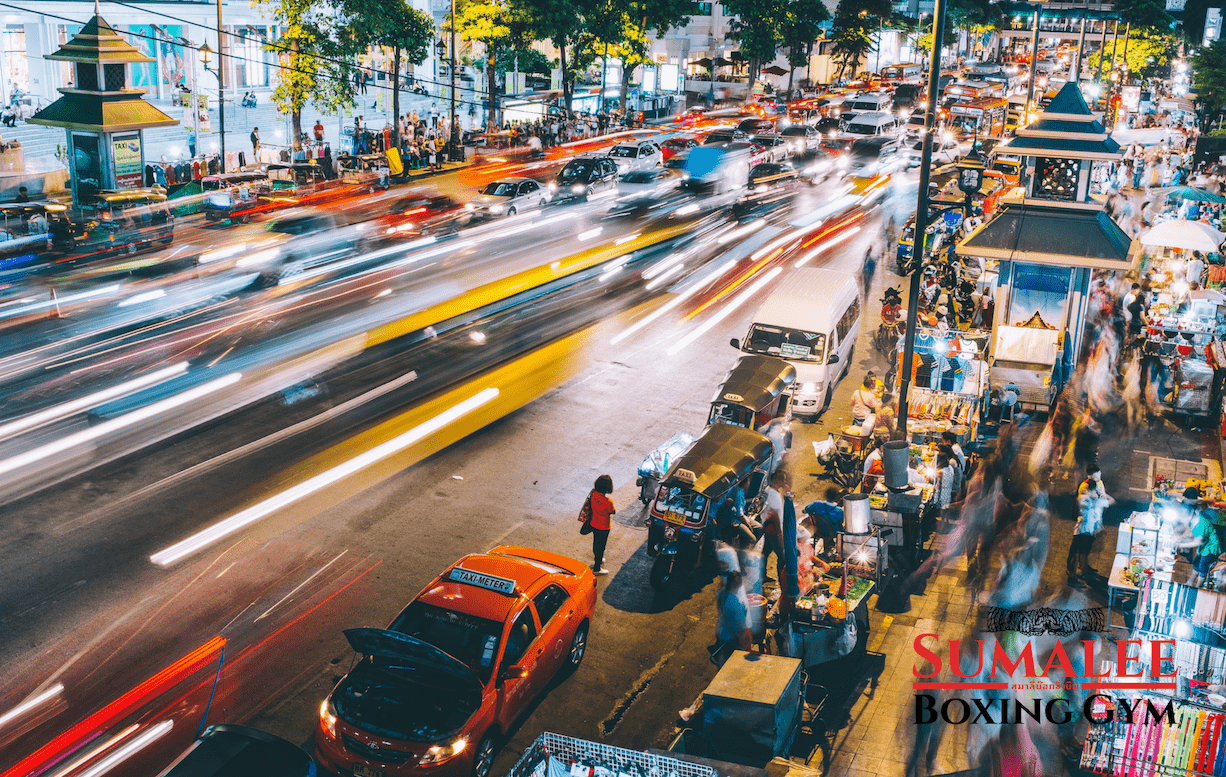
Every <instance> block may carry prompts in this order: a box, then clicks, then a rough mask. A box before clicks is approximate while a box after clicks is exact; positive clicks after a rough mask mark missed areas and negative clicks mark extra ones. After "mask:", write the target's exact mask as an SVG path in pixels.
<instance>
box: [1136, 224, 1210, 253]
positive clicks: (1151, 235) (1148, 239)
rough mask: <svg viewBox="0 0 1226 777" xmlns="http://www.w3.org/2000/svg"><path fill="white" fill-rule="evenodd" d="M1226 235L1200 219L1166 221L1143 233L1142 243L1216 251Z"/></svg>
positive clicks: (1186, 249) (1189, 249)
mask: <svg viewBox="0 0 1226 777" xmlns="http://www.w3.org/2000/svg"><path fill="white" fill-rule="evenodd" d="M1223 240H1226V235H1223V234H1222V233H1221V232H1218V231H1217V230H1216V229H1214V228H1213V227H1211V226H1209V225H1208V224H1204V223H1202V222H1200V221H1181V220H1178V219H1176V220H1174V221H1164V222H1162V223H1161V224H1159V225H1158V226H1156V227H1154V228H1153V229H1151V230H1150V231H1148V232H1146V233H1145V234H1144V235H1141V245H1145V246H1160V247H1163V248H1182V249H1184V250H1185V251H1206V252H1208V251H1216V250H1217V248H1218V246H1220V245H1221V244H1222V241H1223Z"/></svg>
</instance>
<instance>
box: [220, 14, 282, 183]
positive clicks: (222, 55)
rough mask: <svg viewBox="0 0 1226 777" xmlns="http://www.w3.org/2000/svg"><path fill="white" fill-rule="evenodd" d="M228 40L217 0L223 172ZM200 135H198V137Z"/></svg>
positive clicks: (222, 165)
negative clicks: (222, 33) (223, 37)
mask: <svg viewBox="0 0 1226 777" xmlns="http://www.w3.org/2000/svg"><path fill="white" fill-rule="evenodd" d="M225 51H226V42H225V40H223V39H222V37H221V0H217V123H218V125H220V126H219V127H218V129H220V130H221V172H223V173H224V172H225V171H226V75H225V74H226V54H225ZM198 138H199V136H197V139H198ZM291 145H292V144H291Z"/></svg>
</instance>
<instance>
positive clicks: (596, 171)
mask: <svg viewBox="0 0 1226 777" xmlns="http://www.w3.org/2000/svg"><path fill="white" fill-rule="evenodd" d="M617 177H618V170H617V163H616V162H614V161H613V160H612V159H610V158H609V157H607V156H579V157H575V158H574V159H572V160H570V161H569V162H567V163H566V166H565V167H563V168H562V169H561V170H559V171H558V175H557V177H556V178H554V179H553V181H552V182H550V184H549V191H550V193H551V194H552V195H553V202H559V201H564V200H570V199H586V198H588V197H590V196H591V195H592V194H594V193H595V192H598V191H602V190H604V189H612V188H613V187H615V186H617Z"/></svg>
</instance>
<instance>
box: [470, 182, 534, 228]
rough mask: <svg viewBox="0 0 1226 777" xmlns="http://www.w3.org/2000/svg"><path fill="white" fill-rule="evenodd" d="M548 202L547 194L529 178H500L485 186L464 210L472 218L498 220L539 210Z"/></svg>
mask: <svg viewBox="0 0 1226 777" xmlns="http://www.w3.org/2000/svg"><path fill="white" fill-rule="evenodd" d="M548 202H549V192H548V191H546V190H545V187H543V186H541V185H540V184H539V183H537V182H536V181H534V180H532V179H531V178H500V179H498V180H497V181H493V182H491V183H488V184H486V185H485V188H484V189H482V190H481V193H480V194H478V195H477V196H476V197H473V198H472V199H471V200H469V201H468V204H467V205H465V206H464V209H465V210H467V211H468V212H469V213H471V214H472V215H473V218H499V217H501V216H514V215H515V214H516V213H522V212H523V211H526V210H532V209H533V208H541V207H544V206H545V204H546V203H548Z"/></svg>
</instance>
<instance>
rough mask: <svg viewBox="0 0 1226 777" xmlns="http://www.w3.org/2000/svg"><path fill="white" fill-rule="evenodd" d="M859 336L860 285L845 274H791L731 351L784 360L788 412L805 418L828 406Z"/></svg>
mask: <svg viewBox="0 0 1226 777" xmlns="http://www.w3.org/2000/svg"><path fill="white" fill-rule="evenodd" d="M859 334H860V284H858V283H857V282H856V279H855V276H853V275H851V274H850V273H845V272H836V271H834V270H827V269H823V268H809V267H804V268H801V269H798V270H792V272H791V274H789V275H787V276H786V277H785V278H784V279H783V282H782V283H781V284H779V288H777V289H775V291H774V293H773V294H771V295H770V297H768V298H767V300H766V301H765V302H763V303H762V307H760V308H758V311H757V312H756V313H754V315H753V319H752V320H751V323H750V325H749V331H748V332H747V333H746V334H745V339H744V341H739V340H737V339H736V338H733V340H732V347H733V348H739V349H741V350H742V351H744V352H745V353H760V354H769V355H770V356H777V357H779V358H781V359H787V360H788V361H789V362H791V363H792V365H793V366H795V367H796V382H795V383H793V384H792V413H793V415H796V416H801V417H804V416H808V417H809V418H810V419H811V418H812V417H814V416H816V415H817V414H818V413H820V412H821V411H822V410H823V409H825V408H826V407H829V405H830V398H831V396H833V394H834V387H835V384H837V383H838V381H839V378H841V377H842V376H843V374H844V373H846V372H847V368H848V366H849V365H850V364H851V357H852V352H853V351H854V350H855V347H856V338H857V337H858V336H859Z"/></svg>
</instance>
